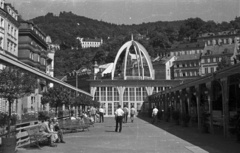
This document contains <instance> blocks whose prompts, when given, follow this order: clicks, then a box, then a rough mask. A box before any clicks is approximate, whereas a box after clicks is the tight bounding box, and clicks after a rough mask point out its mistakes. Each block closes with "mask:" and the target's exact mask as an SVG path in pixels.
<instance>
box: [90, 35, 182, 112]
mask: <svg viewBox="0 0 240 153" xmlns="http://www.w3.org/2000/svg"><path fill="white" fill-rule="evenodd" d="M122 54H124V56H123V59H121V58H120V57H122V56H121V55H122ZM119 61H122V62H119ZM164 66H165V64H164ZM95 68H96V69H99V67H95ZM93 72H95V71H93ZM98 72H99V71H98ZM102 72H104V71H102ZM109 75H110V77H109V78H100V77H96V79H95V80H94V79H93V80H89V82H90V87H91V91H90V92H91V94H92V96H93V97H94V99H95V100H97V101H99V102H100V103H101V106H102V107H103V108H104V109H105V113H106V116H114V111H115V110H116V109H117V106H118V105H119V104H120V105H121V106H122V107H123V106H124V105H126V106H127V107H128V108H130V107H131V106H133V107H135V108H136V110H138V111H140V110H141V107H142V103H143V102H144V101H146V100H147V99H146V98H147V96H149V95H152V94H153V93H157V92H160V91H164V90H166V89H169V88H171V87H173V86H175V85H177V84H179V83H180V81H178V80H165V79H156V76H158V75H163V78H165V77H166V76H165V74H163V73H158V71H157V72H156V71H155V69H154V66H153V64H152V61H151V59H150V57H149V55H148V52H147V51H146V49H145V48H144V47H143V46H142V45H141V44H140V43H138V42H136V41H134V40H131V41H128V42H126V43H125V44H124V45H123V46H122V47H121V48H120V49H119V51H118V53H117V55H116V57H115V61H114V63H113V66H112V70H111V71H110V74H109ZM100 76H101V75H100ZM93 78H94V77H93Z"/></svg>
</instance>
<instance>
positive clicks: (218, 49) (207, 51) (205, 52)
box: [203, 44, 235, 56]
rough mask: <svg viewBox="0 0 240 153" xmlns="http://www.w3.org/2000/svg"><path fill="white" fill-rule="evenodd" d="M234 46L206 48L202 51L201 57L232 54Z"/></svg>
mask: <svg viewBox="0 0 240 153" xmlns="http://www.w3.org/2000/svg"><path fill="white" fill-rule="evenodd" d="M234 47H235V44H230V45H215V46H206V47H205V48H204V50H203V56H207V55H218V54H223V53H230V54H233V53H234Z"/></svg>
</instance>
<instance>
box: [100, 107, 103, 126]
mask: <svg viewBox="0 0 240 153" xmlns="http://www.w3.org/2000/svg"><path fill="white" fill-rule="evenodd" d="M99 116H100V120H99V122H100V123H101V122H104V109H103V108H102V107H101V108H99Z"/></svg>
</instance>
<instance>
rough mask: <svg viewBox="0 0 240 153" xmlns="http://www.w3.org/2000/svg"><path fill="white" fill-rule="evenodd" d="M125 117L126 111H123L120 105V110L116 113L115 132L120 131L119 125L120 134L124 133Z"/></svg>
mask: <svg viewBox="0 0 240 153" xmlns="http://www.w3.org/2000/svg"><path fill="white" fill-rule="evenodd" d="M123 115H124V111H123V110H122V108H121V105H118V109H117V110H116V111H115V120H116V129H115V132H117V131H118V124H119V132H121V131H122V120H123Z"/></svg>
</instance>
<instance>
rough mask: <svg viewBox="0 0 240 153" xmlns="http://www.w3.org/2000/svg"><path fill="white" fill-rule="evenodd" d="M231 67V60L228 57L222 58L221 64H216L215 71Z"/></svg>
mask: <svg viewBox="0 0 240 153" xmlns="http://www.w3.org/2000/svg"><path fill="white" fill-rule="evenodd" d="M230 65H231V59H230V57H228V56H222V60H221V62H219V63H218V67H217V70H221V69H224V68H225V67H229V66H230Z"/></svg>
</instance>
